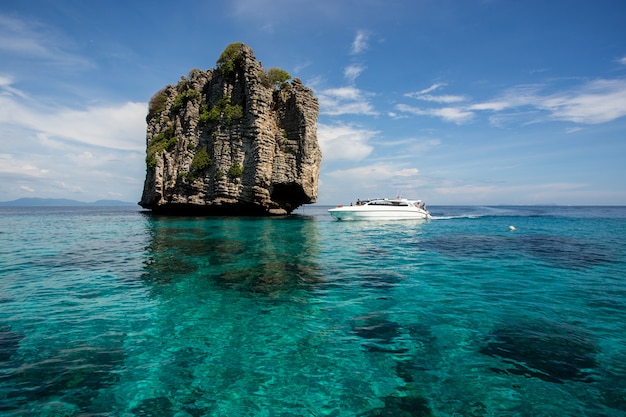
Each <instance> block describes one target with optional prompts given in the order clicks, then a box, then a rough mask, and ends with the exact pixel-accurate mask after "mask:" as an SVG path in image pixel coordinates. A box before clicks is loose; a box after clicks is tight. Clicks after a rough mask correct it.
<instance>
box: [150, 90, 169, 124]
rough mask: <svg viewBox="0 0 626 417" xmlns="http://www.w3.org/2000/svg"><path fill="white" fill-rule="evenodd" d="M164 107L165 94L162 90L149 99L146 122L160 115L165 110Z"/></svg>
mask: <svg viewBox="0 0 626 417" xmlns="http://www.w3.org/2000/svg"><path fill="white" fill-rule="evenodd" d="M166 105H167V93H166V92H165V88H162V89H160V90H159V91H157V93H156V94H155V95H153V96H152V98H151V99H150V103H149V104H148V120H150V119H152V118H153V117H154V116H156V115H157V114H161V113H162V112H163V110H165V106H166Z"/></svg>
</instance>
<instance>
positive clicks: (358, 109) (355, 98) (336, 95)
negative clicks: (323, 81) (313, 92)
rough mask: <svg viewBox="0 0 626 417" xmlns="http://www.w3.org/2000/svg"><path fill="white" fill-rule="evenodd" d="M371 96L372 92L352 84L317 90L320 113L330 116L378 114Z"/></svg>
mask: <svg viewBox="0 0 626 417" xmlns="http://www.w3.org/2000/svg"><path fill="white" fill-rule="evenodd" d="M371 96H372V94H371V93H367V92H364V91H362V90H360V89H358V88H356V87H351V86H349V87H339V88H329V89H325V90H320V91H319V92H317V98H318V100H319V103H320V113H321V114H325V115H329V116H340V115H343V114H361V115H369V116H374V115H377V114H378V112H376V111H375V110H374V107H373V106H372V104H371V103H370V100H369V98H370V97H371Z"/></svg>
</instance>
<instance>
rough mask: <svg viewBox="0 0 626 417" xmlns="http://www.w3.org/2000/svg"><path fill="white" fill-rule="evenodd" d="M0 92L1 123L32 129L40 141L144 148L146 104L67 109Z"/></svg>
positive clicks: (141, 149) (127, 148)
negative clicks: (37, 134)
mask: <svg viewBox="0 0 626 417" xmlns="http://www.w3.org/2000/svg"><path fill="white" fill-rule="evenodd" d="M33 102H34V100H22V99H18V98H16V97H15V96H12V95H0V109H2V111H1V112H0V123H3V124H6V125H12V126H17V127H19V128H23V129H28V130H32V131H35V132H37V133H39V134H40V138H41V139H43V140H50V139H51V138H54V139H56V140H71V141H75V142H80V143H84V144H88V145H91V146H99V147H105V148H112V149H119V150H130V151H143V150H144V149H145V131H146V122H145V117H146V113H147V104H146V103H132V102H127V103H121V104H118V105H108V106H100V107H95V106H94V107H86V108H82V109H68V108H57V107H54V106H52V107H41V106H39V107H37V106H34V105H33Z"/></svg>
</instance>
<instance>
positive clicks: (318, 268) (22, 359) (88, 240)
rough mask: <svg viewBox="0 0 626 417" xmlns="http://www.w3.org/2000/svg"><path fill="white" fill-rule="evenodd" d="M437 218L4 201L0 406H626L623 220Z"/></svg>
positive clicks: (444, 410) (329, 410) (494, 214)
mask: <svg viewBox="0 0 626 417" xmlns="http://www.w3.org/2000/svg"><path fill="white" fill-rule="evenodd" d="M431 212H432V214H433V215H434V217H435V219H434V220H433V221H430V222H427V223H420V222H412V221H401V222H338V221H335V220H333V219H332V218H331V217H330V216H329V215H328V214H327V212H326V208H325V207H315V206H314V207H305V208H303V209H301V210H299V211H298V213H297V214H296V215H292V216H290V217H284V218H273V219H256V218H192V217H189V218H175V217H155V216H151V215H149V214H145V213H141V212H139V211H137V209H135V208H1V209H0V415H6V416H26V415H28V416H81V415H83V416H86V415H90V416H93V415H101V416H179V417H182V416H185V417H188V416H192V417H197V416H367V417H369V416H383V415H385V416H386V415H393V416H405V415H413V416H461V415H462V416H555V415H559V416H606V415H611V416H626V398H625V396H624V392H626V364H625V361H624V358H625V357H626V208H623V207H431ZM509 225H514V226H515V227H516V229H517V230H515V231H510V230H509Z"/></svg>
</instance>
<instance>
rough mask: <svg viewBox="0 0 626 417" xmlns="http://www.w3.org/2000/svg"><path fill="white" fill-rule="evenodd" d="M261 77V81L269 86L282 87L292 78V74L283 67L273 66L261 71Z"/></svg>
mask: <svg viewBox="0 0 626 417" xmlns="http://www.w3.org/2000/svg"><path fill="white" fill-rule="evenodd" d="M259 78H260V79H261V83H262V84H263V85H264V86H265V87H267V88H272V87H274V88H282V87H284V86H285V84H286V83H287V81H288V80H289V79H291V75H289V73H288V72H287V71H285V70H283V69H280V68H276V67H272V68H270V69H268V70H267V71H265V72H262V73H260V74H259Z"/></svg>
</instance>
